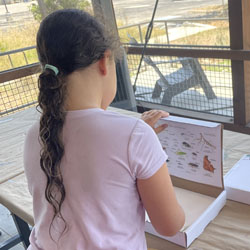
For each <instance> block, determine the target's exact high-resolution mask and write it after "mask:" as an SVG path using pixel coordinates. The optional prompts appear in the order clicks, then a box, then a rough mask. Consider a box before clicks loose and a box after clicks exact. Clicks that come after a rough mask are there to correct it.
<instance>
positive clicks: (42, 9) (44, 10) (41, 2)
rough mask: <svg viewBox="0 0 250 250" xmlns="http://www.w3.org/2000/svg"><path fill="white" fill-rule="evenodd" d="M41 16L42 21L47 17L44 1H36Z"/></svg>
mask: <svg viewBox="0 0 250 250" xmlns="http://www.w3.org/2000/svg"><path fill="white" fill-rule="evenodd" d="M37 2H38V5H39V8H40V11H41V14H42V19H44V18H45V17H46V16H47V10H46V6H45V4H44V0H37Z"/></svg>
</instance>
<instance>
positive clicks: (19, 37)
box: [0, 22, 39, 71]
mask: <svg viewBox="0 0 250 250" xmlns="http://www.w3.org/2000/svg"><path fill="white" fill-rule="evenodd" d="M38 26H39V24H38V23H37V22H32V23H30V22H29V23H26V24H24V25H23V26H22V27H9V28H8V29H7V30H3V29H2V30H1V31H0V52H6V51H11V50H16V49H21V48H25V47H29V46H34V45H35V44H36V41H35V39H36V33H37V30H38ZM25 55H26V58H27V61H28V63H34V62H37V61H38V58H37V53H36V50H35V49H33V50H30V51H26V52H25ZM10 57H11V61H12V64H13V67H14V68H15V67H20V66H24V65H26V61H25V57H24V55H23V53H16V54H13V55H10ZM10 68H12V66H11V63H10V60H9V58H8V56H1V57H0V71H4V70H8V69H10Z"/></svg>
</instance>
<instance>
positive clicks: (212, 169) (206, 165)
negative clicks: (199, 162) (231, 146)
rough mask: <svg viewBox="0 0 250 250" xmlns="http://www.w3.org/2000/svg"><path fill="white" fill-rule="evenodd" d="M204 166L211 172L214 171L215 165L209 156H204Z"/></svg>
mask: <svg viewBox="0 0 250 250" xmlns="http://www.w3.org/2000/svg"><path fill="white" fill-rule="evenodd" d="M203 168H204V169H205V170H207V171H209V172H212V173H214V170H215V168H214V166H213V165H212V163H211V162H210V161H209V160H208V156H207V155H205V156H204V158H203Z"/></svg>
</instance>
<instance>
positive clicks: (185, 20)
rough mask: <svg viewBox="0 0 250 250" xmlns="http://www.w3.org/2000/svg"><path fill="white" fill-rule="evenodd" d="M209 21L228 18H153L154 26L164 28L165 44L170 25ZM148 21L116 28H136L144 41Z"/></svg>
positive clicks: (168, 35) (167, 39)
mask: <svg viewBox="0 0 250 250" xmlns="http://www.w3.org/2000/svg"><path fill="white" fill-rule="evenodd" d="M211 21H228V18H181V19H180V18H179V19H166V20H154V25H155V27H157V26H160V27H162V26H163V27H164V29H165V36H166V41H167V44H170V34H169V28H170V27H171V26H176V25H181V24H184V23H188V22H189V23H203V22H206V23H207V22H211ZM148 24H149V22H141V23H136V24H130V25H124V26H121V27H119V28H118V31H122V30H127V32H128V33H129V29H131V28H137V31H138V34H139V41H140V43H144V36H143V27H146V26H148Z"/></svg>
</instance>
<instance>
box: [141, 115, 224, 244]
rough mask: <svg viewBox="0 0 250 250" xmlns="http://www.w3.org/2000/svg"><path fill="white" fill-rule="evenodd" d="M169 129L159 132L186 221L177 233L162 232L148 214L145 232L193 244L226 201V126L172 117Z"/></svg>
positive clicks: (161, 121) (168, 119)
mask: <svg viewBox="0 0 250 250" xmlns="http://www.w3.org/2000/svg"><path fill="white" fill-rule="evenodd" d="M162 123H167V124H168V128H167V129H166V130H164V131H163V132H162V133H160V134H159V135H158V137H159V139H160V141H161V144H162V147H163V149H164V150H166V153H167V154H168V156H169V159H168V161H167V164H168V169H169V173H170V175H171V179H172V182H173V185H174V188H175V192H176V196H177V200H178V201H179V203H180V204H181V206H182V207H183V209H184V212H185V215H186V223H185V225H184V227H183V228H182V229H181V231H180V232H178V233H177V234H176V235H174V236H172V237H165V236H162V235H160V234H158V233H157V232H156V231H155V229H154V228H153V226H152V224H151V223H150V219H149V218H148V216H146V223H145V231H146V232H148V233H151V234H154V235H156V236H159V237H161V238H164V239H166V240H168V241H171V242H173V243H175V244H178V245H180V246H182V247H186V248H187V247H189V246H190V244H191V243H192V242H193V241H194V240H195V239H196V238H197V237H199V235H200V234H201V233H202V232H203V230H204V229H205V227H206V226H207V225H208V224H209V223H210V222H211V221H212V220H213V219H214V218H215V217H216V216H217V215H218V213H219V212H220V210H221V209H222V208H223V207H224V205H225V203H226V191H225V190H224V183H223V168H222V125H221V124H218V123H213V122H203V121H199V120H194V119H186V118H180V117H174V116H170V117H168V118H164V119H161V120H160V122H159V124H162Z"/></svg>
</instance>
